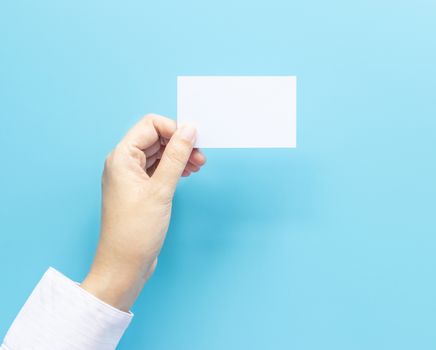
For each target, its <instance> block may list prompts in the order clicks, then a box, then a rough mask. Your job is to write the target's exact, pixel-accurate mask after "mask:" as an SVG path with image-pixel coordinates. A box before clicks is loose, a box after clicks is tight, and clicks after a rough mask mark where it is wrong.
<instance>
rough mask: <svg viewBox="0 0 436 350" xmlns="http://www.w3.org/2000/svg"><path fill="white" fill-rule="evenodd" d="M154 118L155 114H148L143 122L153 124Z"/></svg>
mask: <svg viewBox="0 0 436 350" xmlns="http://www.w3.org/2000/svg"><path fill="white" fill-rule="evenodd" d="M154 117H155V115H154V114H153V113H147V114H146V115H144V117H143V120H144V122H147V123H151V122H153V119H154Z"/></svg>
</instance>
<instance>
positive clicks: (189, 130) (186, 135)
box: [179, 124, 197, 143]
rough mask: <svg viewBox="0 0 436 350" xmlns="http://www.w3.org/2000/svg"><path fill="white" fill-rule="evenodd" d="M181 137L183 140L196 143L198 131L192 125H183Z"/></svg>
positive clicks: (180, 131)
mask: <svg viewBox="0 0 436 350" xmlns="http://www.w3.org/2000/svg"><path fill="white" fill-rule="evenodd" d="M179 135H180V137H181V138H182V139H184V140H186V141H189V142H192V143H194V142H195V139H196V137H197V130H195V127H194V126H192V125H191V124H182V125H181V126H180V128H179Z"/></svg>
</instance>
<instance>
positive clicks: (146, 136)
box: [121, 114, 177, 150]
mask: <svg viewBox="0 0 436 350" xmlns="http://www.w3.org/2000/svg"><path fill="white" fill-rule="evenodd" d="M176 129H177V125H176V122H175V121H174V120H172V119H170V118H167V117H164V116H161V115H158V114H147V115H146V116H145V117H143V118H142V119H141V120H140V121H139V122H138V123H136V124H135V125H134V126H133V128H131V129H130V130H129V131H128V132H127V134H126V136H124V138H123V139H122V140H121V143H125V144H127V145H130V146H133V147H136V148H139V149H140V150H145V149H146V148H147V147H150V146H151V145H153V144H154V143H155V142H156V141H157V140H158V139H159V137H164V138H167V139H169V138H171V136H173V134H174V132H175V131H176Z"/></svg>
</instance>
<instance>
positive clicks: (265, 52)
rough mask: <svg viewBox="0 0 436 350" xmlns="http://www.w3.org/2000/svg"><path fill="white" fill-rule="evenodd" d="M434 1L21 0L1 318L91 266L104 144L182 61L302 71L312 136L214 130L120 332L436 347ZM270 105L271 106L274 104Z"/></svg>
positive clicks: (4, 140)
mask: <svg viewBox="0 0 436 350" xmlns="http://www.w3.org/2000/svg"><path fill="white" fill-rule="evenodd" d="M435 18H436V3H435V2H434V1H430V0H429V1H422V0H418V1H401V0H400V1H398V0H396V1H379V0H369V1H338V0H335V1H328V2H327V1H293V2H291V1H277V0H270V1H262V2H253V1H251V0H246V1H245V0H244V1H234V0H232V1H230V0H221V1H215V2H206V1H192V0H185V1H173V2H168V1H147V2H145V1H123V2H115V1H77V0H76V1H28V2H24V1H18V0H10V1H8V0H7V1H2V2H1V4H0V38H1V43H0V50H1V51H0V62H1V64H0V117H1V124H0V156H1V162H0V164H1V165H0V167H1V171H0V246H1V264H0V275H1V280H2V282H1V287H0V334H1V335H4V334H5V332H6V330H7V328H8V326H9V324H10V323H11V322H12V320H13V319H14V316H15V315H16V313H17V312H18V310H19V308H20V307H21V305H22V304H23V302H24V301H25V300H26V298H27V296H28V295H29V293H30V292H31V290H32V289H33V287H34V285H35V284H36V283H37V281H38V280H39V278H40V277H41V275H42V274H43V272H44V271H45V270H46V268H47V267H48V266H50V265H52V266H54V267H56V268H57V269H59V270H61V271H62V272H64V273H65V274H66V275H68V276H69V277H71V278H73V279H75V280H79V281H80V280H82V279H83V277H84V276H85V274H86V271H87V269H88V267H89V266H90V263H91V261H92V256H93V251H94V249H95V246H96V243H97V238H98V231H99V211H100V208H99V205H100V174H101V170H102V164H103V160H104V157H105V155H106V154H107V153H108V152H109V151H110V150H111V148H112V147H113V146H114V145H115V143H116V142H117V141H118V140H119V138H120V137H122V135H123V134H124V133H125V131H126V130H127V129H128V128H129V127H130V126H131V125H132V124H133V123H134V122H135V121H136V120H137V119H138V118H139V117H140V116H141V115H143V114H145V113H147V112H157V113H160V114H164V115H168V116H171V117H173V118H174V117H175V116H176V76H177V75H203V74H208V75H211V74H216V75H224V74H225V75H233V74H235V75H236V74H237V75H275V74H280V75H283V74H290V75H297V76H298V148H297V149H292V150H285V149H282V150H274V149H268V150H254V149H252V150H207V151H206V154H207V156H208V164H207V166H206V167H205V168H204V169H203V170H202V171H201V172H200V173H199V174H197V175H194V176H193V177H192V178H189V179H186V180H183V181H182V182H181V184H180V188H179V190H178V192H177V195H176V198H175V207H174V215H173V218H172V224H171V228H170V231H169V236H168V239H167V242H166V245H165V248H164V250H163V252H162V256H161V259H160V264H159V266H158V269H157V272H156V274H155V276H153V278H152V279H151V280H150V283H149V284H147V286H146V287H145V289H144V292H143V293H142V295H141V297H140V299H139V300H138V302H137V304H136V305H135V307H134V309H133V311H134V312H135V313H136V316H135V319H134V322H133V323H132V325H131V327H130V328H129V329H128V331H127V333H126V334H125V337H124V338H123V340H122V341H121V343H120V346H119V348H120V349H189V350H192V349H335V350H338V349H347V350H349V349H435V348H436V254H435V248H436V223H435V218H436V215H435V214H436V163H435V151H436V136H435V135H436V132H435V131H436V130H435V129H436V103H435V102H436V64H435V62H436V39H435V37H436V20H435ZM265 123H268V119H267V117H266V118H265Z"/></svg>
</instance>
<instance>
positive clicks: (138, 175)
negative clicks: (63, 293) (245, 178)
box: [81, 115, 206, 310]
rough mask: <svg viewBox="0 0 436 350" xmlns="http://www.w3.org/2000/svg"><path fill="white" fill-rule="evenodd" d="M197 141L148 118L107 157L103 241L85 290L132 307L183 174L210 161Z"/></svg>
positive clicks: (188, 130) (189, 130)
mask: <svg viewBox="0 0 436 350" xmlns="http://www.w3.org/2000/svg"><path fill="white" fill-rule="evenodd" d="M195 138H196V131H195V129H194V128H193V127H192V126H188V125H185V126H181V127H180V128H179V129H177V126H176V122H175V121H173V120H171V119H168V118H165V117H162V116H158V115H148V116H146V117H144V118H143V119H142V120H141V121H139V122H138V124H136V125H135V126H134V127H133V128H132V129H131V130H130V131H129V132H128V133H127V135H126V136H125V137H124V138H123V139H122V140H121V142H120V143H119V144H118V145H117V146H116V148H115V149H114V150H113V151H112V153H110V154H109V156H108V157H107V159H106V162H105V168H104V173H103V179H102V184H103V203H102V220H101V234H100V241H99V244H98V248H97V252H96V256H95V258H94V262H93V264H92V267H91V270H90V272H89V274H88V276H87V277H86V278H85V280H84V281H83V283H82V285H81V286H82V288H84V289H85V290H87V291H88V292H90V293H91V294H94V295H95V296H96V297H98V298H99V299H101V300H103V301H105V302H107V303H109V304H111V305H113V306H114V307H116V308H119V309H121V310H129V308H130V307H131V306H132V305H133V303H134V301H135V300H136V298H137V297H138V295H139V293H140V291H141V289H142V287H143V285H144V283H145V282H146V281H147V279H148V278H149V277H150V276H151V274H152V273H153V272H154V270H155V268H156V264H157V257H158V255H159V252H160V250H161V247H162V245H163V242H164V240H165V236H166V232H167V230H168V224H169V220H170V216H171V205H172V199H173V195H174V191H175V188H176V185H177V182H178V180H179V178H180V176H189V175H190V174H191V173H192V172H196V171H198V170H199V169H200V167H201V166H202V165H203V164H204V163H205V161H206V158H205V157H204V155H203V154H202V153H201V152H200V151H199V150H197V149H193V145H194V142H195Z"/></svg>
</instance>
